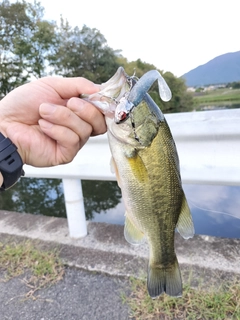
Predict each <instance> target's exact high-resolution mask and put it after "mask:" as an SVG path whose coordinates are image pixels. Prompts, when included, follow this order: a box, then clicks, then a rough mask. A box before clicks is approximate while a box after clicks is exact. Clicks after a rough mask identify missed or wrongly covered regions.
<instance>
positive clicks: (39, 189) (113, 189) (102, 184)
mask: <svg viewBox="0 0 240 320" xmlns="http://www.w3.org/2000/svg"><path fill="white" fill-rule="evenodd" d="M82 187H83V194H84V205H85V211H86V217H87V219H88V220H91V221H96V222H106V223H113V224H124V212H125V209H124V205H123V202H122V197H121V192H120V189H119V187H118V185H117V183H116V182H115V181H82ZM184 190H185V193H186V196H187V199H188V201H189V205H190V208H191V211H192V216H193V221H194V225H195V230H196V234H204V235H211V236H217V237H227V238H240V209H239V208H240V197H239V194H240V187H234V186H210V185H184ZM0 209H1V210H9V211H17V212H26V213H33V214H42V215H46V216H55V217H64V218H66V211H65V203H64V195H63V187H62V182H61V180H58V179H35V178H31V179H30V178H22V179H21V180H20V181H19V182H18V183H17V184H16V185H15V186H14V187H13V188H11V189H9V190H8V191H6V192H3V193H0Z"/></svg>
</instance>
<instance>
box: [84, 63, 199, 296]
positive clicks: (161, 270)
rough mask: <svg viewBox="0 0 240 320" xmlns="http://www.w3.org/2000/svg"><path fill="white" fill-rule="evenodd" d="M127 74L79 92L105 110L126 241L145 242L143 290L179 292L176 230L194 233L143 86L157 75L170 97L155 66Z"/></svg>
mask: <svg viewBox="0 0 240 320" xmlns="http://www.w3.org/2000/svg"><path fill="white" fill-rule="evenodd" d="M156 77H157V78H156ZM124 79H125V82H124ZM131 79H132V78H131V77H129V76H127V75H126V73H125V71H124V70H123V68H120V69H119V70H118V71H117V73H116V74H115V75H114V76H113V77H112V78H111V79H110V80H109V81H108V82H107V83H105V84H103V85H102V90H101V92H100V93H95V94H93V95H89V96H87V95H84V99H86V100H87V101H89V102H91V103H93V104H95V105H96V107H98V108H99V109H100V110H101V111H102V112H103V113H104V114H105V118H106V124H107V128H108V140H109V146H110V149H111V153H112V158H113V159H112V166H113V168H114V171H115V173H116V177H117V181H118V184H119V186H120V188H121V191H122V197H123V201H124V204H125V208H126V213H125V215H126V221H125V228H124V236H125V238H126V240H127V241H128V242H129V243H131V244H134V245H137V244H141V243H142V242H143V241H144V239H146V241H147V242H148V245H149V264H148V278H147V286H148V292H149V294H150V296H151V297H152V298H156V297H157V296H159V295H160V294H162V293H163V292H165V293H167V294H169V295H171V296H180V295H181V294H182V279H181V273H180V269H179V265H178V261H177V257H176V254H175V249H174V236H175V230H176V229H177V230H178V231H179V233H180V234H181V235H182V236H183V237H184V238H186V239H187V238H190V237H192V236H193V235H194V226H193V222H192V218H191V213H190V210H189V207H188V204H187V201H186V197H185V195H184V191H183V189H182V183H181V177H180V169H179V159H178V154H177V149H176V146H175V143H174V140H173V138H172V134H171V131H170V129H169V127H168V124H167V121H166V119H165V118H164V115H163V114H162V112H161V110H160V109H159V108H158V106H157V105H156V104H155V102H154V101H153V100H152V99H151V97H150V96H149V95H148V94H147V92H146V91H147V90H148V89H149V88H150V86H151V84H152V83H153V82H154V81H155V80H158V82H159V83H160V95H161V93H162V92H161V90H164V94H162V96H163V97H164V99H169V98H170V97H171V92H170V89H169V88H168V86H167V84H166V82H165V80H164V79H163V78H162V77H161V75H160V74H159V73H158V72H157V71H156V70H153V71H149V72H148V73H146V74H145V75H144V76H143V77H142V78H140V80H137V79H136V78H135V77H134V79H132V80H131ZM159 79H160V80H159ZM118 84H119V85H118ZM127 84H128V87H127ZM131 84H134V85H132V86H131ZM113 88H114V89H113ZM98 95H99V100H98ZM104 96H106V99H105V101H104ZM109 96H111V97H112V98H111V99H109ZM100 99H101V100H100ZM101 101H104V104H103V106H102V107H101ZM107 103H109V107H108V108H106V105H107ZM114 104H115V105H114ZM113 110H114V112H115V113H114V114H112V113H113Z"/></svg>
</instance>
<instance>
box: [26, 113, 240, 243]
mask: <svg viewBox="0 0 240 320" xmlns="http://www.w3.org/2000/svg"><path fill="white" fill-rule="evenodd" d="M166 119H167V121H168V124H169V126H170V128H171V131H172V134H173V137H174V140H175V142H176V145H177V149H178V154H179V158H180V168H181V176H182V180H183V183H192V184H197V183H198V184H216V185H240V109H230V110H220V111H202V112H190V113H177V114H168V115H166ZM110 159H111V153H110V150H109V146H108V141H107V136H106V134H105V135H102V136H98V137H94V138H90V139H89V141H88V142H87V144H86V145H85V146H84V147H83V149H81V151H80V152H79V153H78V155H77V156H76V157H75V158H74V160H73V161H72V162H71V163H69V164H66V165H60V166H56V167H51V168H34V167H31V166H27V165H25V168H24V169H25V172H26V177H35V178H60V179H62V180H63V187H64V197H65V205H66V212H67V218H68V226H69V235H70V237H73V238H79V237H83V236H85V235H87V226H86V219H85V211H84V203H83V194H82V186H81V179H82V180H110V181H112V180H116V178H115V175H114V174H113V173H112V172H111V170H110Z"/></svg>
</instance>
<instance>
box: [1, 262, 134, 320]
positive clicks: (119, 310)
mask: <svg viewBox="0 0 240 320" xmlns="http://www.w3.org/2000/svg"><path fill="white" fill-rule="evenodd" d="M0 278H1V274H0ZM23 278H24V276H21V277H18V278H13V279H11V280H9V281H8V282H2V281H0V301H1V304H0V320H127V319H129V309H128V306H127V304H124V303H123V301H122V298H121V296H122V294H128V292H129V284H128V282H127V280H124V279H122V278H119V277H109V276H106V275H103V274H97V273H90V272H87V271H82V270H79V269H76V268H66V271H65V275H64V278H63V279H62V280H61V281H59V282H58V283H57V284H55V285H53V286H51V287H49V288H44V289H41V290H40V291H38V293H37V295H38V298H37V299H36V300H33V299H31V298H30V299H27V300H26V298H25V294H26V293H27V292H28V291H29V288H28V287H27V286H26V285H25V283H24V282H23V281H22V280H23Z"/></svg>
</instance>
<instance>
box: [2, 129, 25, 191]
mask: <svg viewBox="0 0 240 320" xmlns="http://www.w3.org/2000/svg"><path fill="white" fill-rule="evenodd" d="M22 167H23V162H22V159H21V157H20V155H19V153H18V152H17V147H16V146H15V145H14V144H13V143H12V141H11V140H10V139H9V138H6V137H5V136H4V135H3V134H2V133H0V172H1V176H0V191H3V190H6V189H8V188H10V187H12V186H13V185H14V184H15V183H16V182H17V181H18V180H19V178H20V177H21V176H23V175H24V171H23V169H22Z"/></svg>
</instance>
